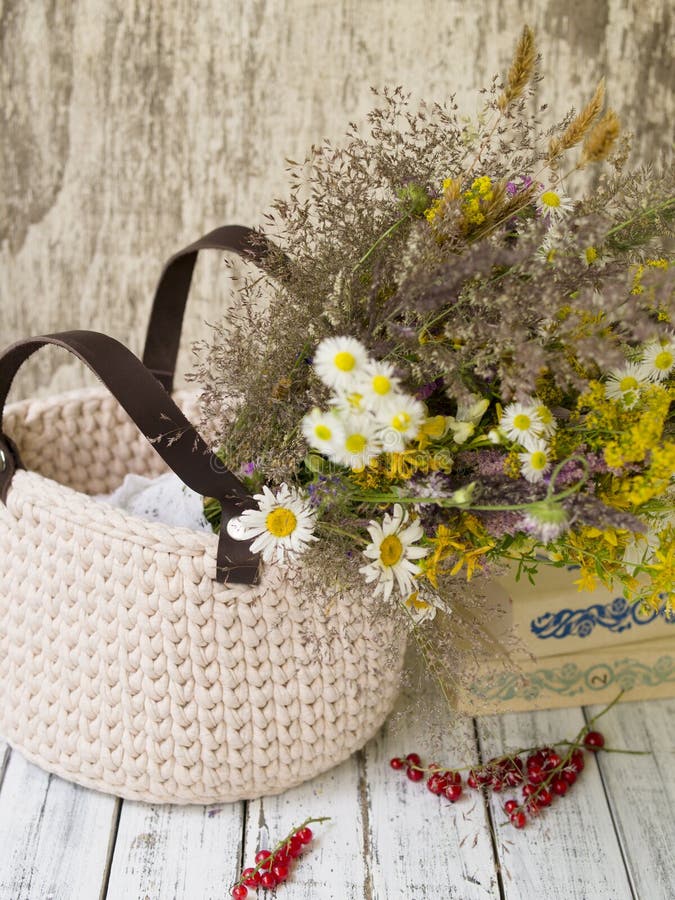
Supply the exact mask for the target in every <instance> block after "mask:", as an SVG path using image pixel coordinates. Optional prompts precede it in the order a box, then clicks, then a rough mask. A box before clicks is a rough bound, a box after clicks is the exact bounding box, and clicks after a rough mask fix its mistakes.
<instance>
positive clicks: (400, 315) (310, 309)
mask: <svg viewBox="0 0 675 900" xmlns="http://www.w3.org/2000/svg"><path fill="white" fill-rule="evenodd" d="M538 78H539V76H538V75H537V55H536V50H535V46H534V38H533V35H532V32H531V31H530V30H529V29H528V28H526V29H525V30H524V32H523V34H522V37H521V39H520V41H519V43H518V45H517V48H516V51H515V55H514V59H513V63H512V66H511V68H510V70H509V71H508V73H507V75H506V77H505V78H504V79H503V80H500V79H497V78H496V79H494V81H493V82H492V84H491V85H490V87H489V88H487V89H486V90H485V92H484V93H485V103H484V109H483V110H482V112H481V113H480V115H479V116H478V119H477V121H468V120H466V119H463V118H461V117H460V116H459V114H458V111H457V108H456V106H455V104H454V102H453V101H452V100H451V101H449V102H448V103H447V104H446V105H445V106H441V105H433V106H428V105H425V104H420V105H419V106H418V107H417V108H415V109H412V108H411V104H410V101H409V99H408V98H407V97H406V96H405V95H404V94H403V92H402V91H401V90H400V89H396V90H393V91H384V92H383V94H381V95H380V101H379V104H380V105H379V106H378V107H377V108H376V109H374V110H373V111H372V113H371V114H370V117H369V132H368V133H367V134H366V135H362V134H361V133H360V132H359V131H358V129H357V128H356V127H355V126H352V128H351V130H350V131H349V133H348V136H347V139H346V143H345V145H344V146H342V147H340V148H335V147H333V146H332V145H330V144H329V143H324V144H323V145H322V146H320V147H317V148H314V149H313V151H312V154H311V155H310V156H309V157H308V159H307V160H306V161H305V162H304V164H302V165H298V164H296V163H292V162H291V166H292V168H291V193H290V198H289V199H287V200H285V201H279V202H278V203H277V204H276V205H275V207H274V210H273V213H272V214H271V215H270V216H269V222H268V227H267V228H266V229H265V232H266V235H267V236H268V237H271V238H272V239H273V240H276V242H277V245H278V246H279V248H280V249H279V250H278V252H272V253H271V254H270V255H269V256H268V259H267V268H266V271H265V273H264V275H262V276H261V275H256V276H255V277H253V276H250V277H247V278H246V280H245V283H244V287H243V293H244V299H245V302H244V304H243V305H242V308H241V309H240V311H239V312H238V313H237V314H236V315H235V318H234V320H231V321H230V322H229V323H227V324H223V325H222V326H221V327H218V328H217V329H216V331H215V336H214V340H213V341H212V343H211V344H209V345H206V346H203V347H202V348H201V364H200V370H199V372H198V373H197V375H196V377H197V378H199V380H200V381H201V382H202V383H203V385H204V395H203V400H204V410H205V418H204V423H203V426H204V428H205V430H206V431H207V432H208V433H209V434H210V436H211V438H212V440H213V441H214V443H217V445H218V446H220V447H221V448H222V449H221V453H222V456H223V459H224V461H225V462H226V464H227V465H228V467H229V468H231V469H233V470H234V471H237V472H239V473H240V474H241V477H242V478H244V480H245V481H246V483H247V485H248V487H249V488H250V489H251V490H252V491H253V492H254V494H255V495H256V499H257V501H258V509H257V510H251V511H248V512H245V513H244V514H243V516H242V517H241V520H240V522H239V526H240V528H239V533H240V535H241V536H242V537H246V538H248V539H253V549H254V550H256V551H260V552H261V553H262V556H263V559H264V560H266V561H275V562H277V563H280V564H283V565H287V566H296V565H297V564H298V561H299V560H301V568H302V569H303V570H304V571H305V572H309V571H311V572H312V573H315V574H317V575H318V576H319V577H320V578H324V579H325V580H329V579H332V580H333V581H335V580H336V579H337V581H338V583H340V584H343V585H345V586H348V585H353V584H359V583H360V584H362V585H364V584H365V585H368V586H370V588H371V589H372V591H373V592H374V593H375V594H377V595H381V597H382V598H383V599H384V600H385V601H388V602H390V603H392V604H394V605H398V606H400V607H402V608H403V609H404V610H405V611H406V612H407V613H408V615H409V617H411V618H412V620H413V621H414V622H419V621H420V620H424V619H426V618H429V617H432V616H433V615H434V614H435V612H436V610H437V609H442V610H449V609H451V608H453V598H456V597H458V596H460V595H461V594H462V593H464V594H465V593H466V581H467V580H470V579H472V578H473V577H474V576H475V575H477V574H478V573H485V572H487V573H489V572H490V571H494V570H495V569H496V568H498V567H499V566H503V565H505V564H508V565H513V566H516V567H517V569H518V571H519V572H521V573H522V572H525V573H526V574H527V575H528V576H529V577H530V579H531V580H534V581H535V583H536V574H537V570H538V568H540V567H542V566H546V565H554V566H569V565H574V566H577V567H578V568H579V573H578V575H579V579H578V583H579V585H580V587H581V588H585V589H588V590H592V589H593V588H594V587H595V586H596V585H597V584H598V583H602V584H604V585H607V586H609V585H612V586H614V587H619V588H620V589H621V590H622V591H623V592H624V593H625V595H626V596H627V597H629V598H632V599H635V600H638V599H639V600H640V601H641V602H647V603H650V604H653V605H656V606H661V605H662V604H663V602H664V599H665V600H667V601H668V602H671V598H672V596H673V575H674V572H675V514H674V506H673V500H674V496H675V493H674V488H673V475H674V472H675V428H674V423H675V417H674V414H673V398H674V397H675V303H674V299H673V270H672V268H671V265H670V261H669V257H668V252H669V247H670V242H671V240H672V220H673V211H674V210H675V198H674V197H673V194H674V191H673V176H672V167H670V168H669V167H667V166H663V167H662V168H661V169H659V170H656V169H652V168H642V169H638V170H628V169H627V166H626V160H627V157H628V149H627V144H626V142H625V141H624V140H623V139H622V138H621V137H620V134H619V123H618V120H617V117H616V115H615V114H614V113H613V112H612V111H611V110H610V109H604V85H603V84H602V83H601V84H600V85H598V87H597V88H596V89H595V91H594V92H593V94H592V96H591V98H590V100H589V101H588V103H587V104H586V105H585V106H584V107H583V108H582V109H581V110H580V111H579V112H575V111H572V112H570V114H569V115H568V116H567V117H566V118H565V119H564V120H563V121H562V122H559V123H557V124H556V125H555V126H553V127H551V128H549V129H548V130H546V129H544V128H543V126H542V125H541V124H540V122H539V121H538V114H539V111H538V110H535V109H533V107H532V104H533V92H532V84H533V83H534V82H535V81H536V80H537V79H538ZM599 163H604V164H605V166H604V170H603V172H602V173H600V172H599V171H598V170H597V169H596V171H595V172H594V173H593V172H592V173H591V174H592V177H593V180H592V182H591V180H590V179H588V183H592V187H591V188H587V189H586V191H585V193H582V192H581V191H580V190H577V191H575V190H574V189H573V187H572V185H573V184H575V183H577V184H578V183H579V181H580V176H579V175H578V174H577V173H578V172H580V171H582V170H589V171H590V170H591V167H594V166H597V164H599ZM207 511H208V514H209V516H210V517H211V519H212V521H213V522H214V525H215V527H218V516H219V510H218V508H217V504H215V503H214V502H212V501H207Z"/></svg>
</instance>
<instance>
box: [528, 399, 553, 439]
mask: <svg viewBox="0 0 675 900" xmlns="http://www.w3.org/2000/svg"><path fill="white" fill-rule="evenodd" d="M534 403H535V407H534V408H535V411H536V413H537V415H538V416H539V420H540V421H541V425H540V426H539V434H540V435H541V436H542V437H545V438H550V437H553V435H554V434H555V431H556V428H557V427H558V423H557V422H556V420H555V417H554V415H553V413H552V412H551V410H550V409H549V408H548V406H546V404H545V403H542V402H541V401H540V400H537V399H535V401H534Z"/></svg>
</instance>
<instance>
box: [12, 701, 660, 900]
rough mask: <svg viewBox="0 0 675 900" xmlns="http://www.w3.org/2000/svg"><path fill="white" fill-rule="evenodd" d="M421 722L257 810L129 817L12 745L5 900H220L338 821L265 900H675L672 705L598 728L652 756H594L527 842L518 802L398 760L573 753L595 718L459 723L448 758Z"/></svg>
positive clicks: (568, 714) (446, 734) (608, 719)
mask: <svg viewBox="0 0 675 900" xmlns="http://www.w3.org/2000/svg"><path fill="white" fill-rule="evenodd" d="M421 706H422V704H420V703H419V697H418V698H417V701H415V699H414V698H411V697H410V696H406V695H405V694H404V695H403V696H402V698H401V700H400V702H399V708H398V711H397V713H396V714H395V716H394V717H393V718H392V720H391V722H390V724H389V725H388V726H386V727H385V729H384V730H383V731H382V732H381V734H380V735H379V736H378V737H377V738H376V739H375V740H373V741H371V743H370V744H368V745H367V747H365V748H364V750H363V751H362V752H361V753H359V754H357V755H356V756H355V757H353V758H352V759H351V760H349V761H348V762H346V763H344V764H343V765H341V766H339V767H338V768H337V769H335V770H334V771H332V772H329V773H328V774H326V775H324V776H322V777H320V778H316V779H314V781H312V782H310V783H309V784H306V785H304V786H302V787H299V788H297V789H295V790H293V791H289V792H287V793H286V794H283V795H281V796H279V797H272V798H267V799H264V800H259V801H256V802H251V803H247V804H244V803H237V804H230V805H219V806H211V807H197V806H194V807H169V806H149V805H144V804H139V803H131V802H122V801H119V800H116V799H115V798H112V797H108V796H105V795H103V794H98V793H95V792H92V791H87V790H84V789H82V788H79V787H76V786H73V785H70V784H67V783H66V782H64V781H62V780H61V779H59V778H56V777H54V776H49V775H46V774H44V773H42V772H41V771H39V770H38V769H36V768H35V767H34V766H32V765H30V764H29V763H27V762H26V761H25V760H23V758H22V757H21V756H20V754H18V753H16V752H10V751H9V749H8V748H7V747H6V746H5V745H3V744H2V743H1V742H0V779H1V784H0V900H103V898H108V900H221V898H227V897H229V895H230V887H231V885H232V883H233V881H234V879H235V877H236V875H237V872H238V871H239V868H240V865H241V861H242V858H243V859H244V860H245V864H246V865H248V864H250V861H251V860H252V859H253V856H254V854H255V852H256V850H257V849H258V848H259V847H260V846H263V847H265V846H267V845H268V842H269V845H272V844H274V843H275V842H276V840H278V839H280V838H281V837H283V836H284V835H285V834H286V833H287V832H288V831H289V830H290V829H291V827H292V826H293V825H295V824H299V823H300V822H301V821H302V820H303V819H304V818H306V817H308V816H323V815H329V816H331V817H332V819H331V821H330V822H329V823H326V824H324V825H320V826H316V828H315V834H316V839H315V841H314V843H313V845H312V848H311V849H310V851H309V852H307V853H306V855H305V856H304V857H303V858H301V860H300V861H299V862H298V864H297V865H296V867H295V868H294V870H293V872H292V875H291V878H290V880H289V881H288V882H287V883H286V884H285V885H284V886H283V887H281V888H279V889H278V890H277V892H276V893H272V894H269V893H268V894H265V893H264V892H263V891H260V893H259V897H262V896H271V897H275V896H276V897H278V898H279V900H282V898H284V900H478V898H495V900H499V898H503V900H542V898H546V900H672V898H673V897H674V896H675V854H674V853H673V846H674V841H675V701H674V700H660V701H651V702H636V703H625V704H621V705H619V706H615V707H614V708H613V709H612V710H610V712H609V713H608V714H607V715H606V716H605V717H604V718H603V719H602V720H601V722H602V724H601V726H599V727H601V730H602V731H603V733H604V734H605V735H606V738H607V742H608V745H609V746H613V747H630V748H631V749H639V750H648V751H651V755H648V756H630V755H624V754H605V755H599V756H598V757H597V758H592V757H590V755H589V757H588V758H587V765H586V769H585V770H584V772H583V774H582V775H581V777H580V779H579V781H578V783H577V784H576V785H575V786H574V789H573V790H572V791H571V793H570V794H568V795H567V797H565V798H564V799H562V800H559V801H556V802H555V804H554V806H553V807H552V808H550V809H549V810H547V811H546V812H545V813H544V815H543V816H542V817H541V818H539V819H538V820H535V821H533V822H532V823H531V824H530V825H529V826H528V827H527V828H525V829H524V830H522V831H516V830H515V829H513V828H512V827H511V826H510V825H505V824H504V822H505V818H506V817H505V815H504V813H503V811H502V804H503V802H504V799H505V797H504V795H494V796H493V798H492V799H491V800H490V802H489V803H484V802H483V801H482V799H481V798H480V796H479V795H477V794H475V793H473V792H472V793H471V795H470V796H468V797H466V798H465V799H463V800H461V801H460V802H458V803H457V804H455V805H454V806H453V805H451V804H449V803H448V802H447V801H446V800H441V799H439V798H437V797H434V796H432V795H431V794H430V793H429V792H428V791H427V790H426V789H425V788H424V784H423V783H421V784H413V783H411V782H409V781H408V779H406V778H405V777H403V776H401V774H400V773H396V772H393V771H392V770H391V769H390V768H389V765H388V760H389V759H390V757H391V756H398V755H405V754H406V753H408V752H410V751H411V750H417V751H418V752H419V753H420V754H421V755H422V756H423V758H425V757H426V759H427V761H429V760H430V756H431V755H433V757H434V759H439V761H441V762H443V763H446V764H449V765H457V766H460V765H466V764H469V763H471V762H472V761H475V760H477V759H479V758H481V756H482V758H483V759H486V758H489V757H491V756H494V755H498V754H500V753H502V752H504V751H506V750H509V749H515V748H517V747H521V746H532V745H533V744H537V743H540V742H541V743H545V742H550V741H553V740H556V739H558V740H559V739H566V738H570V739H571V738H572V737H574V735H575V734H576V733H577V731H578V730H579V728H580V727H581V726H582V725H583V723H584V717H586V718H588V717H589V716H591V715H593V714H594V713H596V712H598V711H599V710H598V708H592V709H569V710H562V711H556V712H538V713H530V714H510V715H505V716H501V717H491V718H483V719H481V720H476V721H472V720H464V721H461V722H457V721H455V722H453V723H452V724H451V727H449V728H447V729H444V728H443V727H440V729H439V733H440V739H435V743H434V740H432V739H431V738H425V736H424V735H425V733H426V731H427V730H428V729H425V715H427V716H428V713H424V711H421V710H420V707H421ZM439 709H441V707H439ZM440 724H441V726H442V724H443V723H442V722H441V723H440ZM251 896H253V897H255V893H253V894H252V895H251Z"/></svg>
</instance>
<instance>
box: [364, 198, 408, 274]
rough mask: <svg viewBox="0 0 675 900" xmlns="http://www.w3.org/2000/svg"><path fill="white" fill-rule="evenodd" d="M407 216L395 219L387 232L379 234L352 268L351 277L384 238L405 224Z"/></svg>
mask: <svg viewBox="0 0 675 900" xmlns="http://www.w3.org/2000/svg"><path fill="white" fill-rule="evenodd" d="M408 216H409V213H406V214H405V215H404V216H401V218H400V219H397V220H396V221H395V222H394V224H393V225H390V226H389V228H387V230H386V231H385V232H384V234H381V235H380V236H379V238H378V239H377V240H376V241H375V243H374V244H373V245H372V246H371V247H370V248H369V249H368V251H367V252H366V253H365V254H364V255H363V256H362V257H361V259H360V260H359V261H358V262H357V264H356V265H355V266H354V268H353V269H352V275H353V274H354V273H355V272H356V271H357V270H358V269H360V268H361V266H362V265H363V264H364V262H367V260H368V259H370V257H371V256H372V254H373V253H374V252H375V250H377V248H378V247H379V246H380V244H381V243H382V241H384V240H385V239H386V238H388V237H389V236H390V235H392V234H393V233H394V232H395V231H396V229H397V228H398V227H399V226H400V225H402V224H403V223H404V222H405V220H406V219H407V218H408Z"/></svg>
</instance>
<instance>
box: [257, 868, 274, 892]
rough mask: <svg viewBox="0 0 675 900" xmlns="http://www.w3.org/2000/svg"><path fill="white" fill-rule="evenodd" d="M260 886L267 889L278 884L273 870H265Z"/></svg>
mask: <svg viewBox="0 0 675 900" xmlns="http://www.w3.org/2000/svg"><path fill="white" fill-rule="evenodd" d="M260 886H261V887H264V888H265V889H266V890H269V889H270V888H273V887H276V886H277V878H276V875H274V873H273V872H263V874H262V875H261V876H260Z"/></svg>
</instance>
